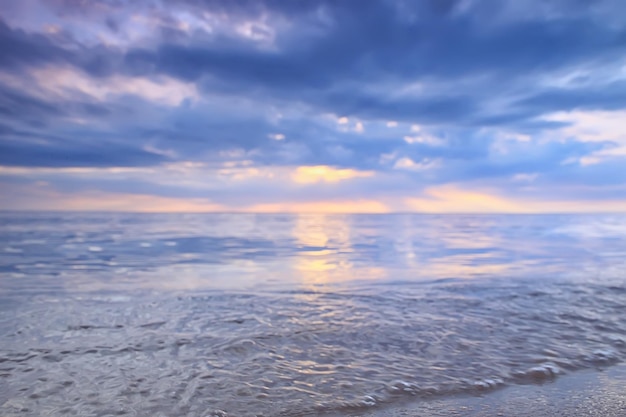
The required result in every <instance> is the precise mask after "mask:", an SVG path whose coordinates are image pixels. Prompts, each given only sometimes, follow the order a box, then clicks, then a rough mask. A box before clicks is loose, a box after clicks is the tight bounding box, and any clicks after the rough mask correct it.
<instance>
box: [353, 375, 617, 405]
mask: <svg viewBox="0 0 626 417" xmlns="http://www.w3.org/2000/svg"><path fill="white" fill-rule="evenodd" d="M357 415H358V416H360V417H422V416H423V417H439V416H464V417H465V416H467V417H491V416H498V417H499V416H504V417H554V416H563V417H626V365H625V364H620V365H617V366H613V367H610V368H608V369H605V370H600V371H598V370H596V371H581V372H575V373H571V374H568V375H564V376H562V377H560V378H558V379H556V380H554V381H552V382H549V383H546V384H542V385H518V386H509V387H506V388H504V389H501V390H498V391H495V392H491V393H488V394H485V395H483V396H479V397H457V398H446V399H437V400H427V401H421V402H416V403H410V404H405V405H403V406H399V407H393V408H389V409H384V410H377V411H372V412H367V413H359V414H354V416H357Z"/></svg>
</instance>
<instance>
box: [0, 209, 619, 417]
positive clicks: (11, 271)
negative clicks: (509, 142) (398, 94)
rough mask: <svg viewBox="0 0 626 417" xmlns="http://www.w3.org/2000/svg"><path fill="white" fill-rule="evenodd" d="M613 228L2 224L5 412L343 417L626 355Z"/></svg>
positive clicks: (253, 220)
mask: <svg viewBox="0 0 626 417" xmlns="http://www.w3.org/2000/svg"><path fill="white" fill-rule="evenodd" d="M625 317H626V216H623V215H541V216H539V215H538V216H521V215H514V216H507V215H501V216H500V215H498V216H496V215H441V216H438V215H409V214H398V215H269V214H264V215H253V214H194V215H192V214H185V215H181V214H158V215H156V214H97V213H68V214H60V213H36V214H35V213H2V214H0V415H2V416H65V415H67V416H72V415H75V416H82V417H87V416H125V415H128V416H168V417H169V416H194V417H195V416H197V417H208V416H268V417H269V416H318V415H338V416H358V415H359V414H360V413H365V412H370V411H371V410H376V409H381V410H383V409H384V408H385V407H387V406H392V405H397V404H400V403H404V402H418V401H430V400H432V399H441V398H447V397H451V396H463V395H490V393H492V392H493V391H496V390H498V389H500V388H502V387H505V386H510V385H519V384H549V383H550V382H551V381H553V380H554V379H556V378H559V377H560V376H562V375H565V374H574V373H576V372H579V371H583V370H586V372H589V370H602V369H604V368H608V367H611V366H612V365H615V364H617V363H619V362H621V361H623V360H624V359H625V358H626V320H625V319H624V318H625Z"/></svg>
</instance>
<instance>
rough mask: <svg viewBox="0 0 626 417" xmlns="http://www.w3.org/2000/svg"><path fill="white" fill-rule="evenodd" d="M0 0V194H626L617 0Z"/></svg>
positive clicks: (503, 197) (415, 198) (579, 203)
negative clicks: (0, 4) (0, 192)
mask: <svg viewBox="0 0 626 417" xmlns="http://www.w3.org/2000/svg"><path fill="white" fill-rule="evenodd" d="M0 2H1V3H2V7H0V190H1V191H2V194H3V198H2V201H1V202H0V209H17V210H22V209H29V210H42V209H43V210H45V209H53V210H123V211H258V212H284V211H294V212H301V211H316V212H320V211H321V212H394V211H419V212H563V211H583V212H586V211H626V7H624V5H623V1H622V0H614V1H599V0H598V1H593V0H585V1H583V0H528V1H507V0H485V1H477V0H428V1H426V0H424V1H409V0H406V1H401V0H384V1H383V0H380V1H374V0H368V1H362V0H359V1H356V0H339V1H337V0H318V1H312V0H311V1H307V0H169V1H158V0H134V1H126V0H22V1H19V2H16V1H10V0H0Z"/></svg>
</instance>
